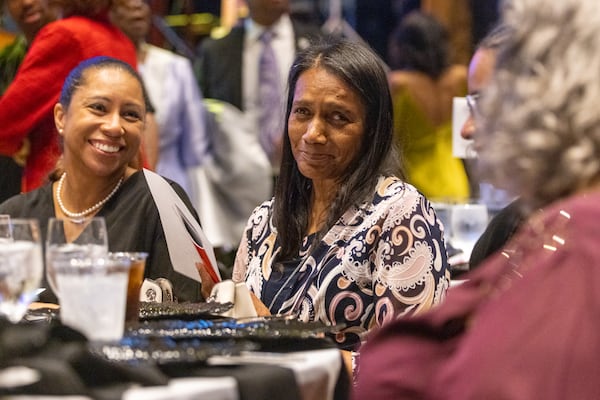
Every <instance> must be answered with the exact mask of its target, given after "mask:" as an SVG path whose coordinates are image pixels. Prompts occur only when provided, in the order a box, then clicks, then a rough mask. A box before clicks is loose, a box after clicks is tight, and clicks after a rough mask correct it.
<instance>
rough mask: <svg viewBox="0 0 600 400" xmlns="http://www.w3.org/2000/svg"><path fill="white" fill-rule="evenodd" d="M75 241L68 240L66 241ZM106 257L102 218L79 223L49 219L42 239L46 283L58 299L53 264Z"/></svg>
mask: <svg viewBox="0 0 600 400" xmlns="http://www.w3.org/2000/svg"><path fill="white" fill-rule="evenodd" d="M72 237H75V238H74V239H71V240H69V238H72ZM107 253H108V234H107V231H106V222H105V221H104V218H103V217H92V218H88V219H86V220H84V221H82V222H73V221H71V220H68V219H58V218H50V220H49V221H48V235H47V236H46V279H47V280H48V283H49V284H50V287H51V288H52V290H53V291H54V294H56V296H57V297H58V298H59V299H60V291H59V288H58V287H57V285H56V273H55V268H54V264H55V263H56V262H57V261H60V260H67V261H69V260H81V259H85V258H94V257H100V256H104V255H106V254H107Z"/></svg>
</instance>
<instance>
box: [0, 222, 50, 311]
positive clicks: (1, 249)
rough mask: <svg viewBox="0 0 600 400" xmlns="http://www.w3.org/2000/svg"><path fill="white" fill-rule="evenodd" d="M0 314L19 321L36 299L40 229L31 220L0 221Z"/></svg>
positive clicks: (42, 267)
mask: <svg viewBox="0 0 600 400" xmlns="http://www.w3.org/2000/svg"><path fill="white" fill-rule="evenodd" d="M0 234H1V235H0V315H2V316H4V317H6V318H7V319H8V320H9V321H11V322H19V321H20V320H21V319H22V318H23V316H24V315H25V313H26V312H27V308H28V307H29V304H31V302H33V301H34V300H35V299H36V298H37V293H38V288H39V285H40V281H41V279H42V274H43V269H44V265H43V257H42V247H41V239H40V228H39V224H38V221H37V220H34V219H11V218H8V217H5V216H3V217H2V218H0Z"/></svg>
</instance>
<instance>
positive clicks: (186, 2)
mask: <svg viewBox="0 0 600 400" xmlns="http://www.w3.org/2000/svg"><path fill="white" fill-rule="evenodd" d="M147 2H148V3H149V5H150V7H151V8H152V12H153V14H154V20H153V22H154V26H153V29H152V31H151V34H150V37H149V40H148V41H149V42H150V43H151V44H154V45H157V46H160V47H163V48H166V49H169V50H173V51H175V52H177V53H179V54H181V55H184V56H186V57H188V58H190V59H194V58H195V57H196V52H197V48H198V46H199V44H200V43H201V42H202V40H203V39H205V38H206V37H209V36H213V37H219V36H223V35H225V34H226V33H227V32H228V31H229V29H230V28H231V27H232V26H233V25H235V24H236V23H238V21H239V20H240V19H242V18H244V17H245V16H246V15H247V8H246V5H245V2H244V0H147ZM499 3H500V0H290V7H291V13H292V14H294V15H295V16H297V17H301V18H304V19H307V20H311V21H314V22H316V23H318V24H320V25H321V26H322V27H323V29H324V30H326V31H329V32H334V33H338V34H340V35H346V36H352V35H358V36H359V37H361V38H362V39H363V40H364V41H366V42H367V43H369V44H370V45H371V47H373V48H374V49H375V50H376V51H377V52H378V53H379V55H380V56H381V57H382V58H383V60H384V61H386V62H388V50H387V48H388V38H389V36H390V34H391V32H392V31H393V29H394V27H395V26H396V24H397V23H398V22H399V21H400V19H401V18H402V17H403V16H404V15H405V14H406V13H408V12H410V11H412V10H414V9H422V10H424V11H427V12H429V13H431V14H433V15H434V16H436V17H437V18H438V19H439V20H440V21H441V22H442V23H443V24H444V25H445V26H446V28H447V29H448V31H449V32H450V39H451V43H452V49H453V54H452V58H453V61H454V62H455V63H460V64H464V65H466V64H468V61H469V58H470V56H471V54H472V52H473V48H474V46H475V45H476V43H477V42H478V41H479V40H480V39H481V38H482V37H483V36H484V35H485V33H486V32H488V30H489V29H490V27H491V26H492V25H493V24H494V22H495V21H496V20H497V18H498V7H499ZM1 26H2V30H3V32H1V33H0V47H2V44H3V40H4V38H6V37H8V38H10V37H11V36H10V33H12V32H15V30H16V27H15V25H14V23H12V21H10V19H9V17H8V16H7V15H6V13H3V16H2V25H1ZM6 40H9V39H6Z"/></svg>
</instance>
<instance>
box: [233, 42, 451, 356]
mask: <svg viewBox="0 0 600 400" xmlns="http://www.w3.org/2000/svg"><path fill="white" fill-rule="evenodd" d="M288 87H289V92H288V98H287V109H286V121H287V126H286V128H285V131H284V139H283V148H282V154H283V159H282V164H281V174H280V177H279V180H278V182H277V188H276V192H275V197H274V198H273V199H272V200H270V201H267V202H265V203H263V204H262V205H260V206H259V207H257V208H256V209H255V210H254V212H253V214H252V215H251V216H250V219H249V220H248V224H247V228H246V231H245V232H244V235H243V237H242V240H241V243H240V246H239V250H238V254H237V257H236V260H235V266H234V274H233V275H234V276H233V279H234V280H236V281H244V280H245V282H246V284H247V286H248V287H249V288H250V291H251V292H252V293H253V294H254V295H255V296H256V297H257V298H258V299H260V302H262V303H264V304H263V305H261V303H260V302H257V303H256V304H258V307H257V308H258V309H259V311H260V310H262V311H266V312H269V313H272V314H287V315H293V316H297V317H298V318H299V319H300V320H303V321H321V322H323V323H326V324H332V325H338V326H339V327H340V333H338V334H336V335H335V337H333V339H334V340H335V341H336V342H337V344H338V345H339V347H340V348H342V349H345V350H358V348H359V347H360V345H361V341H362V340H364V338H365V335H366V333H367V332H368V331H369V330H370V329H372V328H374V327H377V326H379V325H383V324H385V323H387V322H388V321H390V320H393V319H394V318H396V317H397V316H399V315H410V314H415V313H420V312H422V311H424V310H427V309H429V308H430V307H432V306H433V305H435V304H437V303H439V302H441V301H442V299H443V298H444V293H445V291H446V289H447V287H448V284H449V275H448V270H447V266H448V264H447V259H446V249H445V247H444V241H443V239H442V226H441V224H440V221H439V219H438V218H437V217H436V215H435V212H434V210H433V208H432V207H431V205H430V203H429V202H428V201H427V199H425V198H424V197H423V196H422V195H421V194H420V193H419V192H418V191H417V190H416V189H415V188H414V187H412V186H411V185H409V184H407V183H405V182H403V181H402V180H401V178H399V177H397V176H395V175H394V174H395V173H396V172H397V171H398V170H399V167H398V158H397V153H396V151H395V149H394V147H393V145H392V137H393V133H392V105H391V99H390V93H389V88H388V84H387V79H386V75H385V70H384V68H383V66H382V63H381V61H380V60H379V58H378V57H377V56H376V55H375V54H374V53H373V52H372V51H371V50H370V49H369V48H367V47H366V46H363V45H361V44H357V43H352V42H348V41H344V40H342V41H334V42H325V43H322V44H315V45H313V46H312V47H309V48H308V49H306V50H305V51H303V52H301V53H300V54H299V55H298V57H297V58H296V60H295V62H294V64H293V66H292V69H291V71H290V74H289V80H288ZM345 354H347V353H345Z"/></svg>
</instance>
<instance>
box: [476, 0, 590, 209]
mask: <svg viewBox="0 0 600 400" xmlns="http://www.w3.org/2000/svg"><path fill="white" fill-rule="evenodd" d="M503 11H504V12H503V18H504V23H505V24H506V25H507V26H508V27H509V28H510V29H509V33H508V36H507V38H506V41H505V43H504V44H503V45H502V46H501V47H500V49H499V53H498V62H497V68H496V71H495V74H494V78H493V79H492V82H491V84H490V86H489V87H488V88H487V89H486V90H485V92H484V94H483V96H482V101H481V112H482V116H483V118H482V119H483V121H479V122H480V123H481V128H482V129H481V131H480V132H481V133H479V134H480V136H481V142H482V149H481V161H482V166H483V173H484V174H485V175H486V176H488V177H489V178H490V179H491V180H492V181H493V182H495V183H496V184H498V185H501V186H503V187H505V188H507V189H508V190H510V191H511V192H513V193H514V194H518V195H520V196H521V197H522V199H523V200H524V202H525V204H526V205H527V206H529V207H530V208H533V207H540V206H543V205H545V204H548V203H550V202H552V201H554V200H557V199H559V198H562V197H565V196H568V195H570V194H573V193H574V192H576V191H578V190H580V189H582V188H586V187H589V186H591V185H592V184H594V183H595V182H598V180H599V178H600V40H599V38H600V1H598V0H561V1H556V2H548V1H547V0H516V1H514V2H512V3H511V4H509V5H507V7H506V8H505V9H504V10H503Z"/></svg>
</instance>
